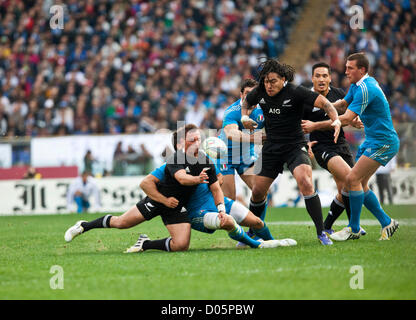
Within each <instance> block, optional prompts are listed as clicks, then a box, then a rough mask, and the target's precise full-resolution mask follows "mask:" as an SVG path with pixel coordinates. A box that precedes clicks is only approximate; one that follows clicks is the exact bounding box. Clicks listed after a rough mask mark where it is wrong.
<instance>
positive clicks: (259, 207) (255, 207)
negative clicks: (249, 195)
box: [247, 197, 267, 236]
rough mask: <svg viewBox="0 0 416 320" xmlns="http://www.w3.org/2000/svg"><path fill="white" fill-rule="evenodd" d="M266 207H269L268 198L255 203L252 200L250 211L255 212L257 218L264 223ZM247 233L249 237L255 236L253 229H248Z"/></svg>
mask: <svg viewBox="0 0 416 320" xmlns="http://www.w3.org/2000/svg"><path fill="white" fill-rule="evenodd" d="M266 205H267V197H266V199H264V200H262V201H260V202H254V201H253V200H251V199H250V206H249V210H250V211H251V212H253V213H254V215H255V216H257V217H259V218H261V220H263V221H264V218H265V217H264V214H263V213H264V208H265V207H266ZM247 233H248V234H249V236H252V235H254V234H255V233H254V231H253V229H251V228H249V229H248V231H247Z"/></svg>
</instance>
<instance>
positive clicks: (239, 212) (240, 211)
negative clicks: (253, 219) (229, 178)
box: [227, 201, 250, 224]
mask: <svg viewBox="0 0 416 320" xmlns="http://www.w3.org/2000/svg"><path fill="white" fill-rule="evenodd" d="M249 211H250V210H248V209H247V208H246V207H245V206H243V205H242V204H241V203H240V202H238V201H234V202H233V204H232V205H231V209H230V212H227V213H228V214H229V215H230V216H232V217H233V218H234V220H235V221H236V222H237V223H238V224H240V223H241V222H242V221H243V220H244V219H245V218H246V217H247V215H248V212H249Z"/></svg>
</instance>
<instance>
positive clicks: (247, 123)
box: [241, 116, 258, 130]
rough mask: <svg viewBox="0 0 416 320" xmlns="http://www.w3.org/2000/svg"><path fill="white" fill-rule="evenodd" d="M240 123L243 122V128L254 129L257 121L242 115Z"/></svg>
mask: <svg viewBox="0 0 416 320" xmlns="http://www.w3.org/2000/svg"><path fill="white" fill-rule="evenodd" d="M241 123H242V124H243V126H244V128H246V129H250V130H254V129H256V128H257V126H258V125H257V122H256V121H254V120H253V119H250V118H249V116H242V117H241Z"/></svg>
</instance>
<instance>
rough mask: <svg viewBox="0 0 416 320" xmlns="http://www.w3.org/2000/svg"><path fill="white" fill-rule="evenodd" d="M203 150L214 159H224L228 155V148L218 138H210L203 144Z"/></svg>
mask: <svg viewBox="0 0 416 320" xmlns="http://www.w3.org/2000/svg"><path fill="white" fill-rule="evenodd" d="M202 149H203V150H204V151H205V153H206V154H207V155H208V156H210V157H211V158H213V159H220V158H224V157H225V156H226V155H227V146H226V145H225V143H224V141H222V140H221V139H220V138H217V137H209V138H206V139H205V140H204V142H203V143H202Z"/></svg>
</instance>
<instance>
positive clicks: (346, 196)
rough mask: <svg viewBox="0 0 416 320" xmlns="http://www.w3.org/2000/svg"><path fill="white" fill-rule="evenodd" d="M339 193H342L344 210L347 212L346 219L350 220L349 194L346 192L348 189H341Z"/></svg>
mask: <svg viewBox="0 0 416 320" xmlns="http://www.w3.org/2000/svg"><path fill="white" fill-rule="evenodd" d="M341 194H342V202H344V207H345V212H346V213H347V216H348V221H350V217H351V207H350V194H349V193H348V191H344V190H342V192H341Z"/></svg>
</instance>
